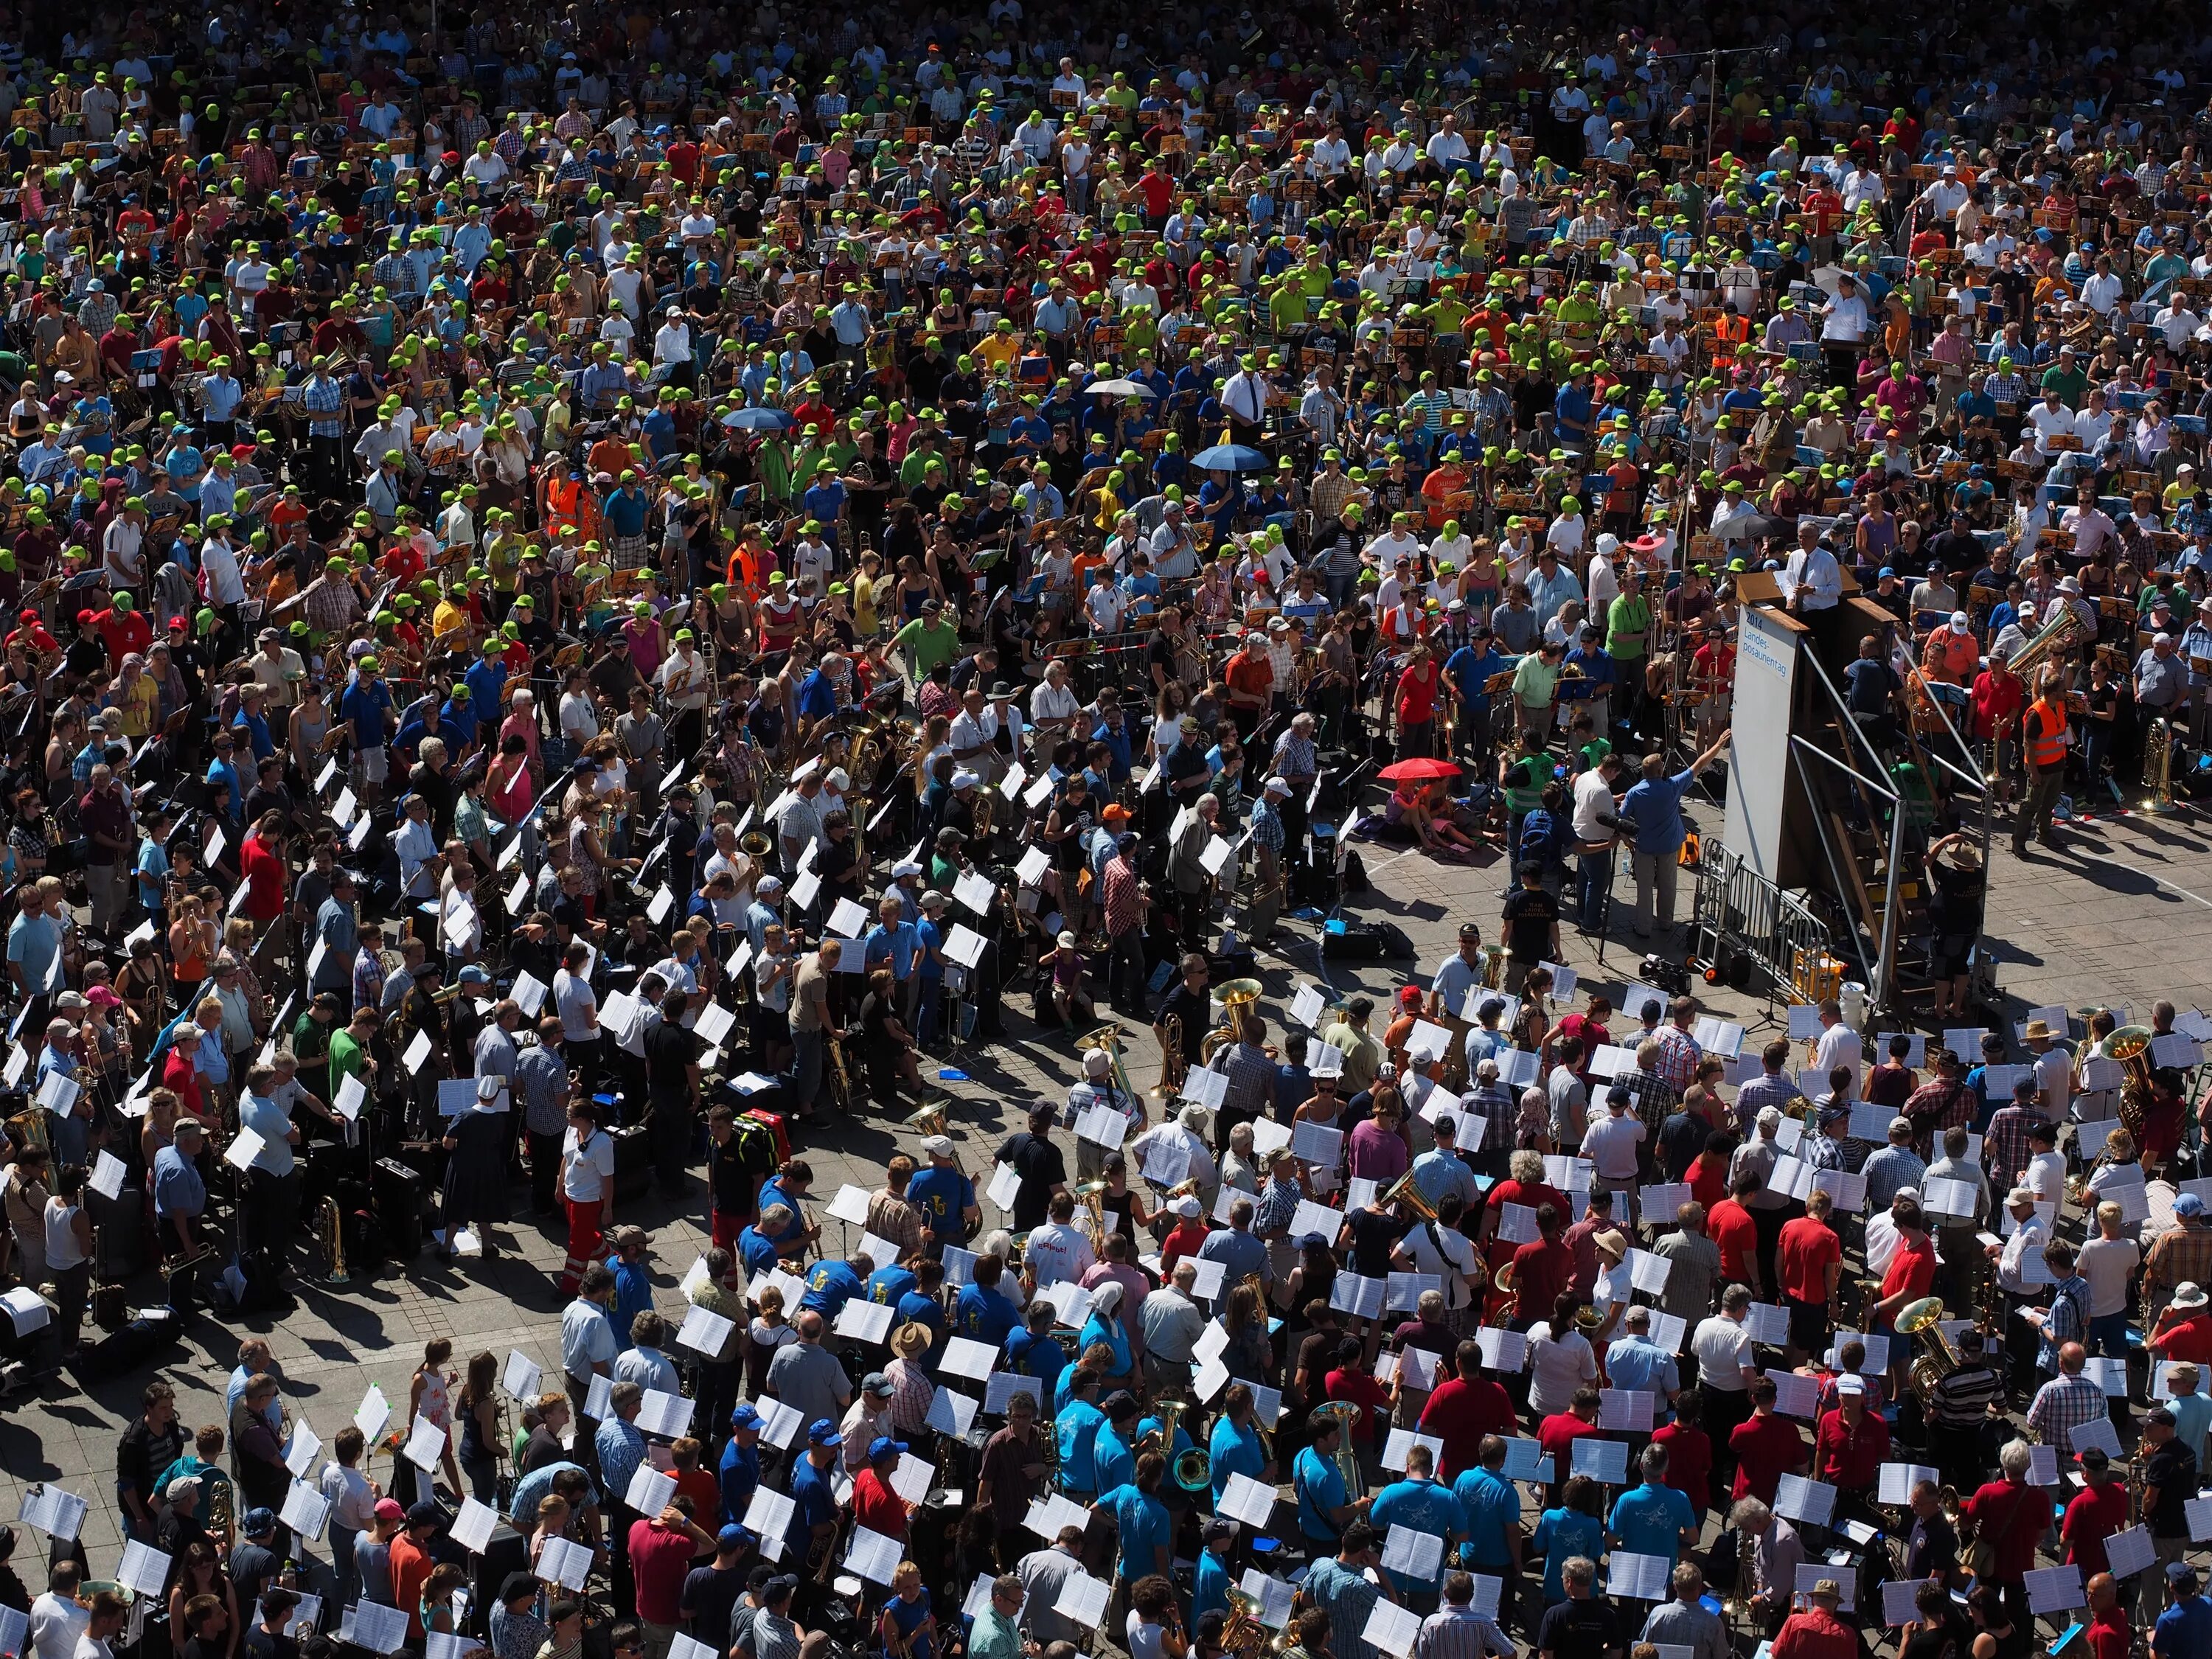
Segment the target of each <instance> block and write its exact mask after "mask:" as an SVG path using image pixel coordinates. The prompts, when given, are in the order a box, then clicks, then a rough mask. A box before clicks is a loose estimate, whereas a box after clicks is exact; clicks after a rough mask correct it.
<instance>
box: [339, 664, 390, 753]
mask: <svg viewBox="0 0 2212 1659" xmlns="http://www.w3.org/2000/svg"><path fill="white" fill-rule="evenodd" d="M391 708H392V692H391V690H390V689H389V688H388V687H387V686H386V684H384V682H383V681H381V680H356V681H355V682H354V683H353V684H351V685H349V686H348V687H346V689H345V695H344V696H342V697H340V698H339V699H338V718H339V719H340V720H351V721H352V722H353V738H354V742H355V743H356V744H359V745H360V746H361V747H362V748H363V749H381V748H383V747H384V717H385V715H386V714H387V713H388V712H389V711H390V710H391Z"/></svg>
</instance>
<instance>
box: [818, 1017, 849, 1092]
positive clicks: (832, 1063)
mask: <svg viewBox="0 0 2212 1659" xmlns="http://www.w3.org/2000/svg"><path fill="white" fill-rule="evenodd" d="M822 1055H823V1062H824V1063H825V1064H826V1065H827V1066H829V1091H830V1094H831V1096H832V1097H833V1098H834V1099H835V1100H836V1103H837V1109H838V1110H839V1111H841V1112H849V1111H851V1110H852V1109H853V1078H852V1073H849V1072H848V1071H847V1070H846V1069H845V1045H844V1042H842V1040H841V1038H840V1037H839V1036H838V1034H837V1031H836V1028H835V1027H834V1026H830V1025H825V1026H823V1028H822Z"/></svg>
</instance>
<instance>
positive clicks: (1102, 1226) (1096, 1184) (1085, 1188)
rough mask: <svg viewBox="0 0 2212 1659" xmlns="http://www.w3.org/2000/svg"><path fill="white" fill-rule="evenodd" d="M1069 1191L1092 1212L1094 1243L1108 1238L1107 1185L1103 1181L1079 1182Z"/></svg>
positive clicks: (1092, 1236)
mask: <svg viewBox="0 0 2212 1659" xmlns="http://www.w3.org/2000/svg"><path fill="white" fill-rule="evenodd" d="M1068 1190H1069V1191H1070V1192H1072V1193H1073V1194H1075V1198H1076V1201H1077V1202H1078V1203H1079V1204H1081V1205H1082V1206H1083V1207H1084V1208H1085V1209H1086V1210H1087V1211H1089V1212H1091V1238H1092V1239H1093V1240H1094V1241H1098V1240H1103V1238H1104V1237H1106V1205H1105V1193H1106V1183H1105V1182H1103V1181H1085V1182H1078V1183H1077V1184H1076V1185H1075V1186H1073V1187H1071V1188H1068Z"/></svg>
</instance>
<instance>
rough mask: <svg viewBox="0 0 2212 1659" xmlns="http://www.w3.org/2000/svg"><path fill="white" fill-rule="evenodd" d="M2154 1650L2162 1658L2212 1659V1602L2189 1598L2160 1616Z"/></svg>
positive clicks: (2176, 1603) (2151, 1648) (2197, 1596)
mask: <svg viewBox="0 0 2212 1659" xmlns="http://www.w3.org/2000/svg"><path fill="white" fill-rule="evenodd" d="M2150 1650H2151V1651H2152V1652H2153V1653H2154V1654H2156V1655H2157V1656H2159V1659H2212V1601H2206V1600H2205V1599H2204V1598H2203V1596H2201V1595H2185V1596H2183V1597H2182V1598H2181V1600H2179V1601H2176V1602H2175V1603H2174V1604H2173V1605H2172V1607H2168V1608H2167V1609H2166V1611H2165V1612H2164V1613H2160V1614H2159V1616H2158V1624H2157V1626H2156V1628H2155V1629H2154V1630H2153V1631H2152V1632H2151V1638H2150Z"/></svg>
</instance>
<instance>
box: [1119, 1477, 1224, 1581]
mask: <svg viewBox="0 0 2212 1659" xmlns="http://www.w3.org/2000/svg"><path fill="white" fill-rule="evenodd" d="M1098 1507H1099V1508H1100V1509H1102V1510H1110V1511H1112V1513H1113V1516H1114V1518H1115V1521H1116V1522H1119V1523H1120V1525H1121V1560H1120V1567H1121V1575H1122V1577H1125V1578H1129V1579H1137V1578H1142V1577H1146V1575H1147V1574H1150V1573H1155V1572H1158V1571H1160V1562H1161V1560H1162V1559H1164V1558H1166V1559H1172V1557H1173V1555H1174V1549H1173V1528H1172V1527H1171V1526H1170V1523H1169V1521H1168V1508H1167V1505H1166V1504H1163V1503H1161V1502H1160V1500H1159V1499H1158V1498H1155V1497H1153V1496H1152V1494H1151V1493H1150V1492H1139V1491H1138V1490H1137V1488H1136V1487H1135V1486H1115V1487H1114V1488H1113V1489H1112V1490H1111V1491H1109V1492H1107V1493H1105V1495H1104V1496H1103V1497H1102V1498H1099V1500H1098ZM1225 1599H1226V1598H1225Z"/></svg>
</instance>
